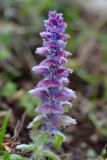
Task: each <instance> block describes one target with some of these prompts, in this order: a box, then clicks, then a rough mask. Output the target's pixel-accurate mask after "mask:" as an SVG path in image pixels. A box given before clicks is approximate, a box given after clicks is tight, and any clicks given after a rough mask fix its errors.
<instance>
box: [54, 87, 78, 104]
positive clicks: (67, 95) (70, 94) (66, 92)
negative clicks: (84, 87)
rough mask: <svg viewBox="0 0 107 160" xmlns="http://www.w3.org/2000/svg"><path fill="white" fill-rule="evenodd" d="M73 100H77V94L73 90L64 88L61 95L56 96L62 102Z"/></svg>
mask: <svg viewBox="0 0 107 160" xmlns="http://www.w3.org/2000/svg"><path fill="white" fill-rule="evenodd" d="M72 98H76V94H75V92H74V91H73V90H72V89H69V88H66V87H65V88H64V89H62V90H61V91H60V93H59V94H58V95H57V96H56V99H58V100H60V101H68V100H70V99H72Z"/></svg>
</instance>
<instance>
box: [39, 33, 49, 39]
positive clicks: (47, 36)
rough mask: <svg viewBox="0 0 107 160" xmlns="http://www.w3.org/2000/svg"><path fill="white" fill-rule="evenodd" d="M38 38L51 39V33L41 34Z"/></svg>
mask: <svg viewBox="0 0 107 160" xmlns="http://www.w3.org/2000/svg"><path fill="white" fill-rule="evenodd" d="M40 36H41V37H43V38H51V33H50V32H41V33H40Z"/></svg>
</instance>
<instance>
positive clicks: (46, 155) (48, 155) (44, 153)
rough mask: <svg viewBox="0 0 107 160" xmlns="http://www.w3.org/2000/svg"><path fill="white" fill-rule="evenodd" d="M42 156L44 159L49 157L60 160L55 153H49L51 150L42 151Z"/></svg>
mask: <svg viewBox="0 0 107 160" xmlns="http://www.w3.org/2000/svg"><path fill="white" fill-rule="evenodd" d="M42 155H43V156H44V157H49V158H51V159H52V160H60V158H59V157H58V156H57V155H56V154H55V153H53V152H51V151H49V150H44V151H42Z"/></svg>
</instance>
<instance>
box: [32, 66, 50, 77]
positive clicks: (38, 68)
mask: <svg viewBox="0 0 107 160" xmlns="http://www.w3.org/2000/svg"><path fill="white" fill-rule="evenodd" d="M32 70H33V71H34V72H36V73H40V74H43V75H44V74H48V73H49V70H48V67H47V66H40V65H39V66H34V67H33V68H32Z"/></svg>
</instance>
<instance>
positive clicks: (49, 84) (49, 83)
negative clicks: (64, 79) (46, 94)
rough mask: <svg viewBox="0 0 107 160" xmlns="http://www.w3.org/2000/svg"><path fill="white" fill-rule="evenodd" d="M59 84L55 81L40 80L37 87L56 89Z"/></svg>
mask: <svg viewBox="0 0 107 160" xmlns="http://www.w3.org/2000/svg"><path fill="white" fill-rule="evenodd" d="M60 85H61V84H60V82H59V81H56V80H42V81H41V82H39V84H38V86H39V87H46V88H48V87H57V86H60Z"/></svg>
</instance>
